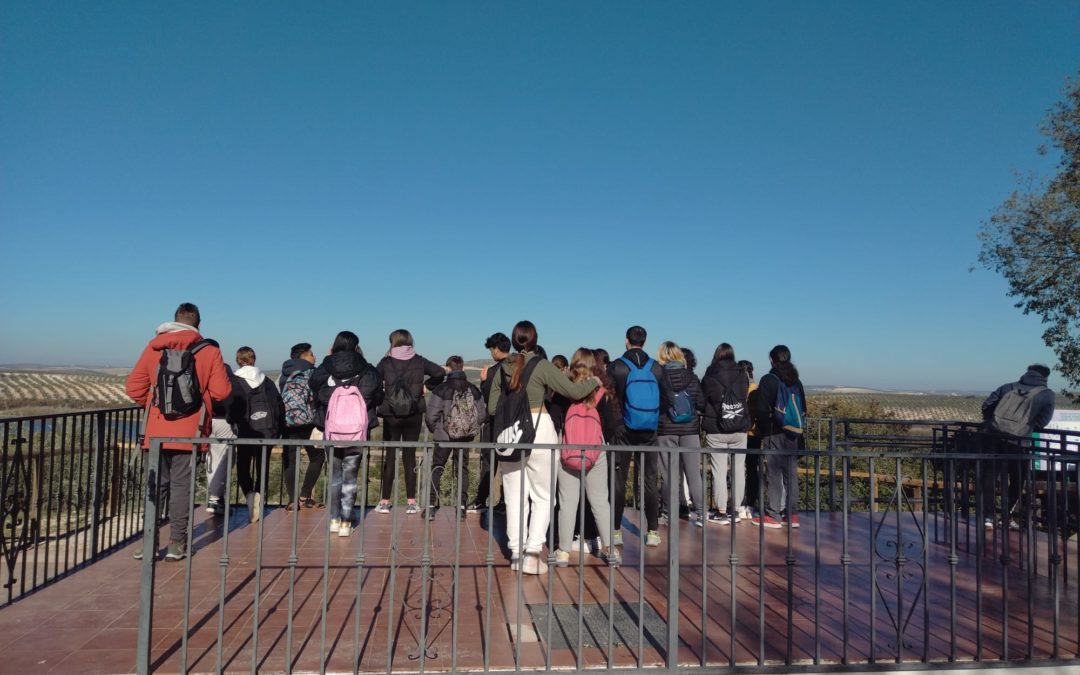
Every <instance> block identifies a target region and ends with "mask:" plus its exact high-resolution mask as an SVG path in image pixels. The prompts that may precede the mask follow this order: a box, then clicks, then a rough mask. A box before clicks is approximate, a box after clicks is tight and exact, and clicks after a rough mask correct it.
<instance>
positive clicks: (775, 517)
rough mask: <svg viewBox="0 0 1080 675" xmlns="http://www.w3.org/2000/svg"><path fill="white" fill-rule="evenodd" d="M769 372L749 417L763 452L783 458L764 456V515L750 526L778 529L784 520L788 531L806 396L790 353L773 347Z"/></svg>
mask: <svg viewBox="0 0 1080 675" xmlns="http://www.w3.org/2000/svg"><path fill="white" fill-rule="evenodd" d="M769 363H770V364H771V365H772V369H771V370H770V371H769V372H768V374H766V375H765V376H764V377H762V378H761V382H760V383H759V384H758V391H757V396H755V397H754V403H755V405H754V408H753V409H752V410H751V413H752V414H753V416H754V419H755V421H756V424H757V429H758V433H759V434H761V447H762V449H765V450H783V451H786V452H784V453H783V454H776V455H768V456H767V457H766V458H765V462H766V463H767V464H768V480H769V485H768V492H767V493H766V494H767V496H768V501H767V502H766V505H765V514H764V515H758V516H754V524H755V525H759V524H761V522H762V520H764V525H765V527H767V528H769V529H780V528H781V527H783V525H784V519H785V518H786V519H787V523H788V525H790V526H791V527H798V526H799V514H798V512H797V511H796V510H795V508H796V500H797V499H798V497H799V486H798V482H797V479H796V476H795V467H796V464H797V462H798V455H797V453H796V451H797V450H798V449H799V442H800V441H801V440H802V424H803V420H804V419H805V418H806V392H805V391H803V385H802V382H801V381H800V380H799V371H798V369H797V368H795V364H794V363H792V362H791V350H789V349H788V348H787V347H785V346H784V345H776V346H775V347H773V348H772V351H770V352H769Z"/></svg>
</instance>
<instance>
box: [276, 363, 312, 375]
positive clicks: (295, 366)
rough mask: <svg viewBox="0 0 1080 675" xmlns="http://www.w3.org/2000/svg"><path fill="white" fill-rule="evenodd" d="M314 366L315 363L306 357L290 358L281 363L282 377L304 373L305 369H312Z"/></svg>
mask: <svg viewBox="0 0 1080 675" xmlns="http://www.w3.org/2000/svg"><path fill="white" fill-rule="evenodd" d="M314 367H315V364H312V363H308V362H307V361H305V360H304V359H289V360H288V361H286V362H285V363H283V364H281V377H282V379H284V378H286V377H288V376H290V375H292V374H293V373H302V372H304V371H305V370H311V369H313V368H314Z"/></svg>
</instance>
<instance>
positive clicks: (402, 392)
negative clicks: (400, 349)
mask: <svg viewBox="0 0 1080 675" xmlns="http://www.w3.org/2000/svg"><path fill="white" fill-rule="evenodd" d="M396 360H397V359H390V362H391V363H392V362H394V361H396ZM411 363H412V361H406V362H405V365H404V367H403V368H402V369H401V370H400V371H399V372H398V376H397V378H396V379H395V380H394V381H393V382H392V383H391V384H390V386H389V388H387V390H386V409H387V410H388V411H389V412H390V414H391V415H393V416H394V417H409V416H410V415H415V414H416V413H418V412H420V402H419V401H418V400H417V397H416V395H415V394H413V393H412V389H410V388H409V383H408V382H406V381H405V375H406V374H407V373H408V372H409V364H411ZM389 370H390V367H389V364H387V371H389Z"/></svg>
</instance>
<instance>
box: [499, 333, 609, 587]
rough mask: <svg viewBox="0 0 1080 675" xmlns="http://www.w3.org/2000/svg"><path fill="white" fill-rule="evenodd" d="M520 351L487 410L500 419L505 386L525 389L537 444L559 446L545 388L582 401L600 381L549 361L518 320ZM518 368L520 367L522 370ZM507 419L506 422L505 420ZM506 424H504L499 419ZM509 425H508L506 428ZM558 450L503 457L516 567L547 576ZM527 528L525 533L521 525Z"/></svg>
mask: <svg viewBox="0 0 1080 675" xmlns="http://www.w3.org/2000/svg"><path fill="white" fill-rule="evenodd" d="M510 341H511V343H512V344H513V347H514V349H515V350H516V351H517V354H515V355H514V356H512V357H510V358H508V359H506V360H505V361H503V362H502V363H501V364H500V365H499V368H498V369H497V370H496V371H495V373H493V374H492V377H493V380H492V385H491V398H490V399H489V400H488V413H489V414H490V415H492V416H493V417H494V419H495V420H496V421H498V420H499V419H500V416H499V414H498V413H499V401H500V400H502V399H503V388H504V387H505V388H506V390H507V392H508V394H507V395H508V396H511V395H515V394H516V392H519V391H520V390H521V388H522V387H523V388H524V390H525V393H526V396H527V397H528V404H529V409H530V410H531V411H532V419H533V425H534V427H535V428H536V437H535V438H534V439H533V443H535V444H538V445H539V444H544V445H548V444H550V445H556V444H557V443H558V442H559V436H558V434H556V433H555V425H554V424H553V423H552V421H551V416H550V415H548V413H547V411H546V410H545V408H544V392H545V390H546V389H548V388H550V389H551V390H552V391H554V392H555V393H557V394H562V395H563V396H565V397H566V398H568V399H570V400H571V401H580V400H581V399H583V398H585V397H586V396H588V395H589V394H591V393H593V392H594V391H595V390H596V388H597V387H598V386H600V380H599V379H597V378H595V377H591V378H589V379H588V380H587V381H585V382H580V383H575V382H571V381H570V379H569V378H568V377H567V376H566V374H565V373H563V372H562V371H561V370H559V369H558V368H556V367H555V366H553V365H552V364H551V362H550V361H548V360H547V359H544V358H542V357H541V356H540V355H539V349H538V347H537V346H536V326H534V325H533V324H532V322H530V321H519V322H518V323H517V325H515V326H514V332H513V334H512V335H511V337H510ZM518 368H520V369H521V371H520V372H519V371H518ZM503 421H505V420H503ZM500 423H501V422H500ZM504 429H509V427H504ZM557 452H558V449H557V448H554V449H548V448H544V449H534V450H531V451H529V452H528V453H527V454H524V455H523V456H522V457H521V458H520V459H519V460H518V461H506V460H503V461H500V462H499V466H500V471H501V472H502V486H503V499H505V500H506V534H507V538H508V539H509V545H510V556H511V559H512V563H511V565H512V566H513V567H514V569H517V568H518V566H519V565H520V569H521V571H522V573H524V574H544V573H546V572H547V563H546V562H544V560H543V559H542V558H541V553H542V552H543V550H544V544H545V543H546V542H547V532H548V525H550V523H551V496H552V494H553V492H554V489H555V479H554V478H553V477H552V469H553V466H552V462H553V461H558V460H557V459H555V453H557ZM526 524H527V526H528V532H527V533H525V534H524V536H522V529H523V528H524V527H525V526H526Z"/></svg>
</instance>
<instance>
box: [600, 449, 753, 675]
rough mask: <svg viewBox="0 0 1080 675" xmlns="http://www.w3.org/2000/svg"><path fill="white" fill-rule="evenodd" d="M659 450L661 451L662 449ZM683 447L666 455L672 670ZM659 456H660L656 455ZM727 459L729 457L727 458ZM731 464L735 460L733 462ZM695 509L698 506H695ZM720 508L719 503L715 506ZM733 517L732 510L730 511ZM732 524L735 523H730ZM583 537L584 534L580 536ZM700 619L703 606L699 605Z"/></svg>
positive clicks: (669, 658) (669, 664) (675, 642)
mask: <svg viewBox="0 0 1080 675" xmlns="http://www.w3.org/2000/svg"><path fill="white" fill-rule="evenodd" d="M660 452H663V451H662V450H661V451H660ZM681 455H682V450H681V448H680V447H679V446H677V445H676V446H673V447H672V448H671V449H670V451H669V454H668V458H667V459H668V477H669V479H670V480H668V484H667V485H665V486H664V487H665V491H666V492H667V509H668V597H667V605H668V606H667V659H666V662H667V667H668V669H669V670H671V671H674V670H675V669H676V668H678V666H679V492H681V491H682V477H681V476H682V472H681V467H682V456H681ZM657 459H659V457H658V458H657ZM729 459H730V458H729ZM732 465H734V462H732ZM695 508H701V507H700V506H697V505H695ZM718 508H719V505H718ZM731 517H732V518H734V517H735V514H734V511H733V512H732V514H731ZM733 527H734V525H733ZM582 536H584V535H582ZM642 557H644V556H642ZM701 616H702V621H704V620H705V617H706V612H705V608H704V607H702V608H701Z"/></svg>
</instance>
